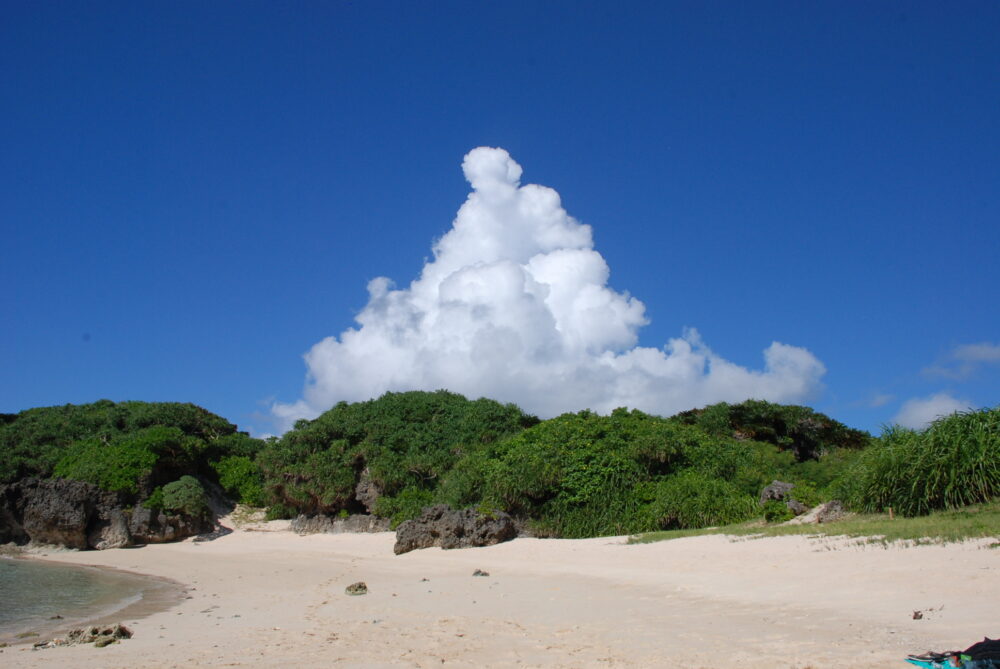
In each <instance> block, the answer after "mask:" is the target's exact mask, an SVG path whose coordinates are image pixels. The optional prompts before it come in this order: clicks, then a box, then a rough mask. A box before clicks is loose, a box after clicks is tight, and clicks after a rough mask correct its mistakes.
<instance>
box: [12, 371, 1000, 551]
mask: <svg viewBox="0 0 1000 669" xmlns="http://www.w3.org/2000/svg"><path fill="white" fill-rule="evenodd" d="M0 476H3V477H5V478H4V479H3V480H0V483H3V482H5V481H10V480H16V478H17V477H26V476H37V477H41V478H48V477H51V476H57V477H64V478H70V479H76V480H80V481H86V482H89V483H92V484H94V485H96V486H98V487H99V488H100V489H102V490H107V491H112V492H115V493H118V494H119V495H121V496H122V498H123V499H124V500H125V502H124V503H127V504H141V505H142V506H144V507H147V508H151V509H154V508H155V509H161V510H166V511H174V510H184V512H185V513H186V512H187V511H189V510H194V511H197V512H199V513H200V512H201V511H203V510H204V508H207V507H203V506H202V504H203V503H204V500H205V489H204V486H205V485H209V484H210V483H218V484H219V486H220V487H221V488H222V490H223V491H224V492H225V493H226V495H228V496H229V497H230V498H231V499H233V500H235V501H242V502H244V503H247V504H250V505H254V506H267V507H269V511H268V515H269V517H271V518H275V517H291V516H294V515H297V514H300V513H304V514H329V515H345V514H351V513H363V512H370V513H374V514H376V515H378V516H381V517H383V518H389V519H390V520H391V521H392V524H393V526H395V525H396V524H398V523H400V522H402V521H404V520H408V519H410V518H414V517H416V516H417V515H419V514H420V511H421V509H422V508H424V507H426V506H429V505H432V504H440V503H444V504H448V505H450V506H451V507H452V508H455V509H463V508H475V509H478V510H480V511H482V512H490V511H504V512H507V513H510V514H511V515H513V516H516V517H518V518H519V519H520V520H521V521H522V522H524V523H526V524H527V526H528V527H529V528H530V529H531V530H532V531H533V532H535V533H536V534H539V535H544V536H562V537H588V536H598V535H605V534H625V533H637V532H644V531H649V530H659V529H674V528H677V529H686V528H698V527H705V526H711V525H724V524H730V523H736V522H740V521H744V520H748V519H752V518H760V517H762V516H763V517H764V518H765V519H767V520H769V521H780V520H783V519H786V518H787V517H788V515H789V511H788V509H787V508H786V507H785V506H784V503H783V502H776V501H772V502H768V503H767V504H766V505H764V506H761V504H760V502H759V497H760V491H761V489H762V488H763V487H764V486H766V485H768V484H769V483H771V482H772V481H773V480H775V479H778V480H781V481H786V482H790V483H793V484H794V485H795V489H794V493H793V496H794V497H795V499H796V500H797V501H799V502H801V503H803V504H805V505H806V506H812V505H814V504H817V503H819V502H822V501H825V500H828V499H831V498H839V499H842V500H843V501H845V502H846V503H847V504H848V506H850V507H851V508H853V509H855V510H861V511H883V510H885V509H887V508H889V507H892V508H893V509H894V510H895V511H896V512H897V513H899V514H903V515H919V514H925V513H928V512H929V511H931V510H933V509H942V508H954V507H959V506H962V505H968V504H974V503H978V502H983V501H987V500H990V499H996V498H998V497H1000V408H996V409H991V410H983V411H978V412H970V413H966V414H956V415H953V416H949V417H946V418H942V419H940V420H938V421H936V422H935V423H934V424H932V425H931V426H930V427H929V428H928V429H927V430H925V431H914V430H908V429H904V428H899V427H893V428H887V429H886V430H885V431H884V432H883V434H882V435H881V436H880V437H878V438H877V439H873V438H871V437H870V436H869V435H867V433H863V432H859V431H857V430H852V429H850V428H847V427H846V426H844V425H842V424H840V423H838V422H836V421H834V420H832V419H830V418H828V417H827V416H824V415H823V414H819V413H817V412H815V411H813V410H812V409H809V408H808V407H799V406H783V405H777V404H772V403H768V402H761V401H756V400H751V401H747V402H743V403H741V404H735V405H730V404H726V403H721V404H717V405H712V406H709V407H705V408H703V409H699V410H695V411H689V412H684V413H682V414H678V415H677V416H674V417H670V418H663V417H659V416H654V415H651V414H646V413H643V412H641V411H634V410H633V411H629V410H626V409H616V410H614V411H613V412H611V414H610V415H606V416H602V415H599V414H596V413H594V412H592V411H580V412H577V413H568V414H564V415H562V416H558V417H555V418H552V419H549V420H545V421H539V420H538V419H537V418H535V417H534V416H531V415H528V414H525V413H524V412H523V411H521V410H520V409H519V408H518V407H516V406H515V405H512V404H501V403H499V402H495V401H493V400H489V399H477V400H469V399H466V398H465V397H463V396H461V395H458V394H455V393H450V392H447V391H437V392H433V393H428V392H405V393H387V394H385V395H383V396H382V397H380V398H378V399H374V400H369V401H366V402H357V403H352V404H349V403H346V402H341V403H340V404H337V405H336V406H335V407H333V408H331V409H330V410H329V411H327V412H326V413H324V414H322V415H321V416H319V417H318V418H316V419H315V420H302V421H299V422H298V423H297V424H296V426H295V428H294V429H292V430H290V431H289V432H287V433H286V434H285V435H284V436H283V437H281V438H280V439H279V438H272V439H270V440H268V441H267V442H264V441H261V440H258V439H253V438H251V437H250V436H248V435H247V434H245V433H241V432H238V431H237V430H236V426H234V425H232V424H230V423H228V422H227V421H225V420H224V419H222V418H220V417H218V416H215V415H214V414H211V413H209V412H207V411H205V410H204V409H201V408H199V407H196V406H194V405H190V404H176V403H143V402H122V403H118V404H116V403H113V402H109V401H106V400H102V401H100V402H95V403H93V404H90V405H83V406H72V405H67V406H64V407H49V408H43V409H31V410H28V411H25V412H21V413H20V414H16V415H9V414H8V415H3V416H2V417H0Z"/></svg>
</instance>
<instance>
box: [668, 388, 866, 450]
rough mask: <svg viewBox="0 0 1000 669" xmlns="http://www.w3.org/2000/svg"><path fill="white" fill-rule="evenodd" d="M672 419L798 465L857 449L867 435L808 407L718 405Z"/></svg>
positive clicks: (756, 403) (757, 402)
mask: <svg viewBox="0 0 1000 669" xmlns="http://www.w3.org/2000/svg"><path fill="white" fill-rule="evenodd" d="M674 420H676V421H679V422H683V423H686V424H689V425H696V426H698V427H700V428H701V429H703V430H704V431H706V432H708V433H709V434H712V435H716V436H731V437H735V438H737V439H751V440H754V441H762V442H767V443H769V444H774V445H775V446H778V447H779V448H780V449H781V450H784V451H790V452H791V453H793V454H794V455H795V458H796V459H797V460H798V461H799V462H804V461H806V460H815V459H816V458H818V457H820V456H822V455H825V454H826V453H828V452H829V451H831V450H834V449H855V450H856V449H860V448H864V447H865V446H866V445H867V444H868V439H869V436H868V433H866V432H862V431H860V430H853V429H851V428H849V427H847V426H846V425H844V424H843V423H838V422H837V421H835V420H833V419H832V418H829V417H827V416H824V415H823V414H821V413H816V412H815V411H813V410H812V409H810V408H809V407H804V406H797V405H792V404H772V403H771V402H764V401H762V400H747V401H746V402H743V403H741V404H727V403H725V402H721V403H719V404H713V405H711V406H707V407H705V408H704V409H693V410H691V411H684V412H682V413H679V414H677V415H676V416H675V417H674Z"/></svg>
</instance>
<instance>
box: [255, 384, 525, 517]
mask: <svg viewBox="0 0 1000 669" xmlns="http://www.w3.org/2000/svg"><path fill="white" fill-rule="evenodd" d="M537 422H538V419H537V418H535V417H533V416H528V415H526V414H525V413H523V412H522V411H521V410H520V409H518V408H517V407H516V406H514V405H512V404H507V405H504V404H500V403H498V402H494V401H493V400H487V399H479V400H474V401H470V400H467V399H466V398H464V397H462V396H461V395H457V394H455V393H449V392H446V391H443V390H442V391H437V392H433V393H428V392H407V393H386V394H385V395H383V396H382V397H380V398H378V399H377V400H370V401H367V402H358V403H354V404H347V403H346V402H341V403H340V404H338V405H336V406H335V407H333V408H332V409H330V410H329V411H327V412H326V413H324V414H323V415H321V416H319V417H318V418H316V419H315V420H312V421H300V422H299V423H298V424H297V425H296V426H295V429H293V430H291V431H290V432H288V433H287V434H285V436H284V437H283V438H282V439H281V440H280V441H278V442H276V443H273V444H269V445H268V446H267V447H266V448H265V449H264V450H263V451H262V452H261V454H260V456H259V458H258V462H259V463H260V465H261V467H262V469H263V471H264V480H265V485H266V488H267V491H268V494H269V495H270V496H271V498H272V499H274V500H275V501H276V502H278V503H280V504H282V505H284V506H285V507H288V508H292V509H295V510H297V511H299V512H301V513H308V514H311V513H336V512H339V511H340V510H342V509H346V510H348V511H361V510H362V508H361V507H360V505H359V504H358V503H357V502H356V501H355V488H356V486H357V484H358V482H359V481H360V480H361V477H362V475H363V474H364V476H366V477H368V478H369V479H370V480H371V482H372V484H373V485H374V486H375V487H376V488H377V489H379V490H380V491H381V492H382V494H383V495H384V496H387V497H389V498H396V497H399V496H400V495H403V499H415V498H417V497H419V494H418V492H417V491H432V490H435V489H436V488H437V487H438V485H439V484H440V482H441V479H442V478H443V477H444V476H445V475H446V474H447V473H448V472H449V471H450V470H451V468H452V467H453V466H454V465H455V464H456V463H457V462H458V461H459V460H460V459H462V458H463V457H465V455H466V454H467V453H470V452H473V451H475V450H477V449H480V448H483V447H486V446H488V445H490V444H492V443H495V442H496V441H497V440H499V439H502V438H503V437H506V436H508V435H511V434H515V433H517V432H519V431H521V430H522V429H524V428H525V427H527V426H530V425H533V424H535V423H537ZM404 493H405V494H404ZM425 497H426V496H425ZM389 503H390V502H386V504H389ZM407 508H410V506H407ZM398 513H399V511H398V510H397V511H394V515H397V514H398Z"/></svg>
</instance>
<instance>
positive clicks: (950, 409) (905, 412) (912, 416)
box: [892, 393, 972, 430]
mask: <svg viewBox="0 0 1000 669" xmlns="http://www.w3.org/2000/svg"><path fill="white" fill-rule="evenodd" d="M970 408H972V402H970V401H969V400H965V399H958V398H956V397H953V396H951V395H950V394H949V393H936V394H934V395H931V396H930V397H922V398H914V399H911V400H907V401H906V402H904V403H903V406H902V408H900V410H899V413H897V414H896V415H895V417H893V419H892V422H894V423H896V424H897V425H902V426H903V427H909V428H913V429H915V430H922V429H923V428H925V427H927V426H928V425H930V423H931V422H932V421H934V420H935V419H937V418H940V417H941V416H947V415H949V414H953V413H955V412H956V411H966V410H968V409H970Z"/></svg>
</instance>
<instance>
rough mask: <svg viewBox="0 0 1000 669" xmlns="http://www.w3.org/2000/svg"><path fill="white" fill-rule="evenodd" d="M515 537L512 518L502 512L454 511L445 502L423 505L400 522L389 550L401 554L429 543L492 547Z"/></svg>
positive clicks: (431, 544)
mask: <svg viewBox="0 0 1000 669" xmlns="http://www.w3.org/2000/svg"><path fill="white" fill-rule="evenodd" d="M516 536H517V526H516V525H515V523H514V519H513V518H511V517H510V516H509V515H508V514H506V513H504V512H503V511H494V512H492V513H479V512H477V511H476V510H475V509H462V510H460V511H455V510H453V509H451V508H450V507H449V506H447V505H446V504H436V505H434V506H428V507H425V508H424V509H423V511H422V512H421V513H420V516H419V517H418V518H415V519H413V520H407V521H405V522H403V523H400V525H399V527H398V528H396V545H395V546H394V547H393V549H392V550H393V552H394V553H395V554H396V555H401V554H402V553H408V552H410V551H412V550H415V549H417V548H430V547H432V546H440V547H441V548H445V549H448V548H468V547H471V546H492V545H493V544H498V543H500V542H502V541H510V540H511V539H513V538H514V537H516Z"/></svg>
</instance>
